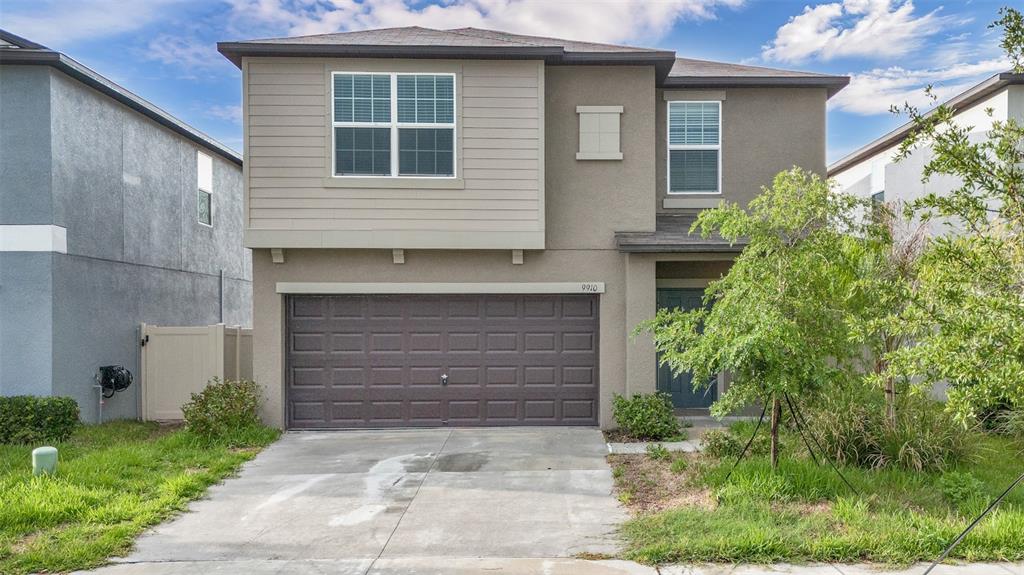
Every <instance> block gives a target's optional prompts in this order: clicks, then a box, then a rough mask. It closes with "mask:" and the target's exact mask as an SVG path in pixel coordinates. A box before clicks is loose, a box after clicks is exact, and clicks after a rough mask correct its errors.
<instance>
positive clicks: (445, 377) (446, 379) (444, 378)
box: [441, 373, 448, 385]
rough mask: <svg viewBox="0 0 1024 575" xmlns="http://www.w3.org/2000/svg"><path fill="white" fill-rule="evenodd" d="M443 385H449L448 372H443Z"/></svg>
mask: <svg viewBox="0 0 1024 575" xmlns="http://www.w3.org/2000/svg"><path fill="white" fill-rule="evenodd" d="M441 385H448V374H447V373H442V374H441Z"/></svg>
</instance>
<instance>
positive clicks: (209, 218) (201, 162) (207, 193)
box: [196, 152, 213, 226]
mask: <svg viewBox="0 0 1024 575" xmlns="http://www.w3.org/2000/svg"><path fill="white" fill-rule="evenodd" d="M196 190H197V194H196V204H197V206H198V208H197V216H198V219H199V223H201V224H203V225H207V226H212V225H213V158H211V157H210V156H207V155H206V154H204V153H202V152H196Z"/></svg>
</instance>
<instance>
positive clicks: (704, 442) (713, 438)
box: [700, 429, 743, 459]
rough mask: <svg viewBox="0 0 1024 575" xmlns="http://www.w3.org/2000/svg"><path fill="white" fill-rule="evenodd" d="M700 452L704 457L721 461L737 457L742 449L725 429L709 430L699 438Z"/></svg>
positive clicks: (741, 445)
mask: <svg viewBox="0 0 1024 575" xmlns="http://www.w3.org/2000/svg"><path fill="white" fill-rule="evenodd" d="M700 444H701V448H700V449H701V452H702V453H704V454H705V455H708V456H711V457H714V458H716V459H722V458H725V457H739V455H740V451H741V450H742V449H743V444H741V443H740V442H739V441H738V440H737V439H736V438H735V437H733V435H732V434H731V433H729V430H727V429H709V430H707V431H705V432H704V435H703V436H701V438H700Z"/></svg>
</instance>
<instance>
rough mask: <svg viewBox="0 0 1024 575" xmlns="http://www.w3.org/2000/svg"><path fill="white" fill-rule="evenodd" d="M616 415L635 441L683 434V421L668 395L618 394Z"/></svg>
mask: <svg viewBox="0 0 1024 575" xmlns="http://www.w3.org/2000/svg"><path fill="white" fill-rule="evenodd" d="M612 414H613V415H614V416H615V423H616V424H617V425H618V426H619V429H621V430H622V431H624V432H625V433H626V434H627V435H629V436H630V437H632V438H633V439H639V440H644V439H650V440H655V441H657V440H663V439H669V438H672V437H676V436H679V435H680V428H679V420H678V419H676V416H675V413H674V411H673V409H672V398H671V396H669V395H668V394H667V393H662V392H657V393H638V394H636V395H632V396H630V397H623V396H621V395H618V394H615V396H614V397H613V398H612Z"/></svg>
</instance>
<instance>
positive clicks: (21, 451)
mask: <svg viewBox="0 0 1024 575" xmlns="http://www.w3.org/2000/svg"><path fill="white" fill-rule="evenodd" d="M277 435H278V432H277V431H276V430H273V429H259V430H254V431H253V432H251V433H247V434H246V436H245V437H238V438H234V439H233V440H232V441H231V442H230V443H229V442H225V443H223V444H216V445H210V444H209V443H204V442H201V441H199V440H197V439H196V438H195V437H193V436H192V435H191V434H189V433H188V432H186V431H184V430H183V429H180V428H179V429H168V428H160V427H159V426H157V425H156V424H151V423H140V422H134V421H117V422H111V423H105V424H103V425H93V426H84V427H81V428H80V429H79V430H78V431H77V432H76V433H75V434H74V436H73V437H72V438H71V439H70V440H69V441H67V442H66V443H61V444H57V445H56V447H57V448H58V449H59V450H60V463H59V466H58V472H57V474H56V475H55V476H52V477H32V473H31V456H30V454H31V451H32V448H31V447H29V446H12V445H0V573H11V574H17V573H30V572H37V571H51V572H61V571H71V570H75V569H83V568H88V567H95V566H98V565H102V564H103V563H104V562H105V560H106V558H107V557H110V556H114V555H120V554H123V553H125V552H127V551H128V550H129V549H130V548H131V545H132V541H133V540H134V539H135V537H136V536H137V535H138V534H139V533H141V532H142V531H143V530H144V529H145V528H147V527H149V526H151V525H154V524H156V523H159V522H160V521H162V520H164V519H166V518H167V517H168V516H170V515H171V514H172V513H174V512H175V511H178V510H181V509H184V508H185V506H186V504H187V503H188V502H189V501H191V500H193V499H196V498H198V497H199V496H201V495H202V494H203V492H204V491H205V490H206V488H207V487H208V486H210V485H211V484H214V483H217V482H218V481H220V480H221V479H223V478H225V477H227V476H228V475H231V474H232V473H233V472H235V471H236V470H237V469H238V467H239V466H240V465H241V464H242V463H243V462H245V461H247V460H249V459H252V458H253V457H254V456H255V454H256V453H257V452H258V451H259V450H260V449H261V448H262V447H263V446H265V445H268V444H269V443H272V442H273V441H274V440H275V439H276V438H277ZM228 445H247V446H253V447H243V448H232V447H228Z"/></svg>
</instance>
